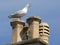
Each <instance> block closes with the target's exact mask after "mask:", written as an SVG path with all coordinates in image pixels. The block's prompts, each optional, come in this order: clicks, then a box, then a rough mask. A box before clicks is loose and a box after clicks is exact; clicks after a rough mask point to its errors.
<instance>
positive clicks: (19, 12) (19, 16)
mask: <svg viewBox="0 0 60 45" xmlns="http://www.w3.org/2000/svg"><path fill="white" fill-rule="evenodd" d="M29 7H30V3H28V4H27V5H26V6H25V7H24V8H23V9H22V10H19V11H17V12H15V13H13V14H11V15H10V16H8V18H21V17H22V16H24V15H25V14H26V13H27V12H28V9H29Z"/></svg>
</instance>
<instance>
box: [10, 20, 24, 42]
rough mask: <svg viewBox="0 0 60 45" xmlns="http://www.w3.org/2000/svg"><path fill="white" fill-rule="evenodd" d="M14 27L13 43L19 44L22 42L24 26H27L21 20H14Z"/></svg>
mask: <svg viewBox="0 0 60 45" xmlns="http://www.w3.org/2000/svg"><path fill="white" fill-rule="evenodd" d="M10 24H11V27H12V42H13V43H14V42H19V41H22V39H21V36H20V32H21V31H22V29H23V26H24V25H25V23H24V21H22V20H20V19H14V20H12V21H11V22H10Z"/></svg>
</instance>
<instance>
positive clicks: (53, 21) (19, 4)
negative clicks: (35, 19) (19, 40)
mask: <svg viewBox="0 0 60 45" xmlns="http://www.w3.org/2000/svg"><path fill="white" fill-rule="evenodd" d="M29 2H30V3H31V8H30V9H29V11H28V13H27V14H26V15H25V16H24V17H23V20H24V21H25V20H26V19H27V17H29V16H39V17H40V18H41V19H42V21H43V22H47V23H48V24H49V26H50V39H49V43H50V45H60V0H0V44H1V45H2V44H6V43H10V42H12V28H11V26H10V21H11V19H9V18H8V16H9V15H10V14H11V13H13V12H16V11H17V10H20V9H22V8H23V7H24V6H25V5H26V4H27V3H29Z"/></svg>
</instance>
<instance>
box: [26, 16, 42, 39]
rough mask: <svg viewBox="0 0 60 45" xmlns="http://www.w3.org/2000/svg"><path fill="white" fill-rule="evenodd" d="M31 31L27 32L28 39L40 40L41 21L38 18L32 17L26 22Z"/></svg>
mask: <svg viewBox="0 0 60 45" xmlns="http://www.w3.org/2000/svg"><path fill="white" fill-rule="evenodd" d="M26 22H27V23H28V26H29V29H28V31H27V35H28V39H33V38H39V24H40V23H41V19H40V18H39V17H37V16H31V17H29V18H28V19H27V21H26Z"/></svg>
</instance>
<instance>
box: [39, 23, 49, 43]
mask: <svg viewBox="0 0 60 45" xmlns="http://www.w3.org/2000/svg"><path fill="white" fill-rule="evenodd" d="M39 34H40V38H41V39H42V40H43V41H45V42H46V43H48V40H49V36H50V29H49V25H48V24H47V23H45V22H42V23H40V26H39Z"/></svg>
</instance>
